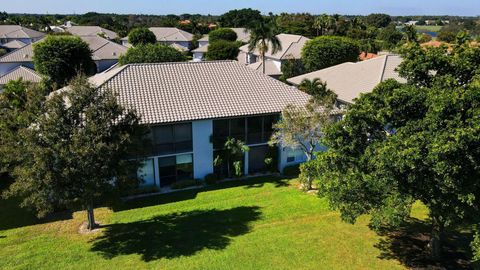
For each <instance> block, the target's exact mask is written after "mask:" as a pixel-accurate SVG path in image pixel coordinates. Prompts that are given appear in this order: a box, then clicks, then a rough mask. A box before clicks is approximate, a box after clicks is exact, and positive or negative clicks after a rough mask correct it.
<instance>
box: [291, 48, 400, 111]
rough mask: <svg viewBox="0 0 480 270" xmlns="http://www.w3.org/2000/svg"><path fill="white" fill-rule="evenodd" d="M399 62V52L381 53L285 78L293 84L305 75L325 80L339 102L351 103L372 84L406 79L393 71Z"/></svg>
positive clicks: (373, 86) (306, 77)
mask: <svg viewBox="0 0 480 270" xmlns="http://www.w3.org/2000/svg"><path fill="white" fill-rule="evenodd" d="M401 62H402V58H401V57H400V56H398V55H392V54H389V55H381V56H378V57H376V58H372V59H369V60H365V61H361V62H357V63H352V62H347V63H343V64H340V65H336V66H333V67H329V68H325V69H322V70H318V71H314V72H311V73H307V74H304V75H300V76H297V77H293V78H290V79H288V80H287V81H288V82H290V83H292V84H293V85H300V83H301V82H302V81H303V80H304V79H308V80H313V79H315V78H318V79H320V80H322V81H323V82H326V83H327V87H328V88H329V89H331V90H332V91H333V92H335V93H336V94H337V95H338V100H339V101H340V102H341V103H346V104H351V103H353V102H354V101H355V99H356V98H358V97H359V96H360V94H362V93H369V92H371V91H372V90H373V89H374V88H375V86H377V85H378V84H379V83H380V82H383V81H385V80H387V79H395V80H397V81H399V82H401V83H406V80H405V79H404V78H402V77H400V75H399V74H398V73H397V72H396V71H395V70H396V68H397V67H398V65H400V63H401Z"/></svg>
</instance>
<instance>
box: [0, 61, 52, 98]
mask: <svg viewBox="0 0 480 270" xmlns="http://www.w3.org/2000/svg"><path fill="white" fill-rule="evenodd" d="M20 78H22V79H23V80H24V81H29V82H33V83H39V82H40V81H41V80H42V77H41V76H40V75H39V74H37V73H36V72H35V70H33V69H30V68H27V67H23V66H19V67H17V68H15V69H13V70H11V71H10V72H9V73H7V74H5V75H3V76H0V92H2V89H3V86H4V85H5V84H7V83H8V82H9V81H12V80H18V79H20Z"/></svg>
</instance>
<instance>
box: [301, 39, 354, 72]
mask: <svg viewBox="0 0 480 270" xmlns="http://www.w3.org/2000/svg"><path fill="white" fill-rule="evenodd" d="M359 55H360V48H359V46H358V44H357V42H355V41H353V40H352V39H349V38H346V37H332V36H322V37H317V38H315V39H312V40H310V41H308V42H307V44H305V46H304V47H303V49H302V62H303V65H304V67H305V69H306V71H307V72H312V71H316V70H319V69H324V68H327V67H331V66H334V65H338V64H341V63H345V62H356V61H357V60H358V56H359Z"/></svg>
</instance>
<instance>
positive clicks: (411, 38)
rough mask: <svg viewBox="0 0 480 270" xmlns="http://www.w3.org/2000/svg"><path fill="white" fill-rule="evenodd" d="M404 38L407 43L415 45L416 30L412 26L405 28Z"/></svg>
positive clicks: (416, 40)
mask: <svg viewBox="0 0 480 270" xmlns="http://www.w3.org/2000/svg"><path fill="white" fill-rule="evenodd" d="M405 38H406V39H407V42H408V43H411V42H414V43H417V42H418V39H417V29H415V26H413V25H407V26H405Z"/></svg>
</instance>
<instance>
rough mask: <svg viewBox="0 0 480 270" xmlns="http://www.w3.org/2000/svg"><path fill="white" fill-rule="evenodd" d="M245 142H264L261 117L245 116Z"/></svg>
mask: <svg viewBox="0 0 480 270" xmlns="http://www.w3.org/2000/svg"><path fill="white" fill-rule="evenodd" d="M247 130H248V134H247V143H248V144H255V143H262V142H264V140H263V138H262V137H263V136H262V132H263V117H262V116H257V117H249V118H247Z"/></svg>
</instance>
